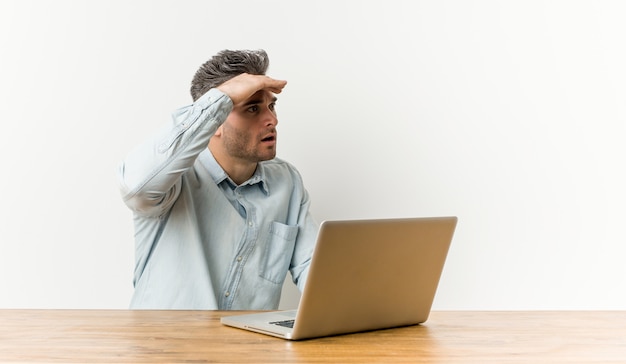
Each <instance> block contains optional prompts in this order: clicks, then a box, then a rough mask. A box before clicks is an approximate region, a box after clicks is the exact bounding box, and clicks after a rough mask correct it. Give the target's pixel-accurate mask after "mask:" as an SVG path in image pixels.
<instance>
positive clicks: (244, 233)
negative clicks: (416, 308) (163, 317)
mask: <svg viewBox="0 0 626 364" xmlns="http://www.w3.org/2000/svg"><path fill="white" fill-rule="evenodd" d="M232 107H233V104H232V101H231V100H230V98H229V97H228V96H227V95H225V94H223V93H221V92H220V91H219V90H217V89H212V90H210V91H209V92H207V93H206V94H205V95H203V96H202V97H201V98H199V99H198V100H197V101H196V102H194V103H193V104H192V105H189V106H186V107H183V108H181V109H178V110H177V111H175V112H174V114H173V118H172V119H173V122H171V123H169V124H168V125H166V126H165V127H164V128H163V129H162V130H161V131H160V132H159V133H157V134H156V135H155V136H154V137H153V138H151V139H150V140H148V141H147V142H146V143H144V144H142V145H140V146H138V147H137V148H135V149H134V150H133V151H132V152H131V153H129V155H128V156H127V157H126V159H125V160H124V161H123V163H122V164H121V165H120V168H119V179H120V189H121V193H122V197H123V200H124V202H125V203H126V204H127V205H128V207H130V209H131V210H132V211H133V220H134V227H135V246H136V252H135V261H136V264H135V274H134V286H135V292H134V295H133V298H132V301H131V305H130V307H131V308H146V309H148V308H151V309H223V310H229V309H276V308H277V307H278V303H279V301H280V294H281V289H282V286H283V282H284V280H285V277H286V275H287V272H288V271H289V272H291V276H292V279H293V281H294V283H295V284H296V285H297V286H298V288H299V289H300V290H302V289H303V287H304V284H305V282H306V277H307V273H308V268H309V263H310V259H311V255H312V252H313V248H314V245H315V239H316V237H317V229H318V225H317V223H316V222H315V221H314V219H313V218H312V217H311V214H310V212H309V206H310V200H309V195H308V193H307V191H306V189H305V188H304V185H303V182H302V178H301V176H300V174H299V173H298V171H297V170H296V168H294V167H293V166H292V165H291V164H289V163H288V162H286V161H283V160H281V159H279V158H275V159H273V160H270V161H264V162H260V163H258V166H257V169H256V171H255V173H254V175H253V176H252V177H251V178H250V179H249V180H248V181H246V182H244V183H242V184H240V185H237V184H236V183H234V182H233V181H232V180H231V179H230V178H229V177H228V175H227V174H226V172H224V170H223V169H222V168H221V167H220V165H219V164H218V163H217V162H216V160H215V158H214V157H213V155H212V154H211V152H210V150H209V149H208V148H207V146H208V142H209V139H210V138H211V136H212V135H213V134H214V133H215V131H216V130H217V128H218V127H219V126H220V125H221V124H222V123H223V122H224V120H226V117H227V116H228V114H229V113H230V111H231V110H232Z"/></svg>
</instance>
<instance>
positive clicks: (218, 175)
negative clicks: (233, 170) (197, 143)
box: [198, 148, 270, 195]
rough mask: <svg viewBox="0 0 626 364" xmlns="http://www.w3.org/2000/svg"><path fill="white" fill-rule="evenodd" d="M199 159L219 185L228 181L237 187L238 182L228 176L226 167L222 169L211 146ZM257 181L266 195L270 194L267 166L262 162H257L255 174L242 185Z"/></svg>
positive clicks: (253, 183)
mask: <svg viewBox="0 0 626 364" xmlns="http://www.w3.org/2000/svg"><path fill="white" fill-rule="evenodd" d="M198 160H199V161H200V163H201V164H202V165H203V166H204V168H206V170H207V171H208V172H209V174H210V175H211V178H213V181H214V182H215V184H218V185H219V184H221V183H223V182H224V181H226V183H228V185H229V186H230V187H231V188H232V189H235V188H237V184H236V183H235V182H233V180H232V179H231V178H230V177H229V176H228V174H226V172H225V171H224V169H222V166H220V165H219V163H217V161H216V160H215V157H214V156H213V153H211V151H210V150H209V148H207V149H205V150H204V151H202V152H201V153H200V155H199V156H198ZM257 183H258V184H259V188H261V190H262V191H263V192H264V193H265V194H266V195H269V194H270V190H269V186H268V185H267V179H266V177H265V166H264V165H263V163H262V162H261V163H257V167H256V170H255V171H254V174H253V175H252V177H250V178H249V179H248V180H247V181H246V182H244V183H242V184H241V186H245V185H250V186H252V185H255V184H257Z"/></svg>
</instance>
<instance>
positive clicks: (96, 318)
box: [0, 310, 626, 363]
mask: <svg viewBox="0 0 626 364" xmlns="http://www.w3.org/2000/svg"><path fill="white" fill-rule="evenodd" d="M232 313H233V312H223V311H130V310H0V362H3V363H4V362H12V363H13V362H45V363H52V362H64V363H118V362H123V363H206V362H216V363H300V362H302V363H305V362H306V363H377V362H380V363H518V362H524V363H626V311H612V312H604V311H601V312H597V311H591V312H587V311H582V312H571V311H570V312H560V311H554V312H536V311H528V312H519V311H517V312H516V311H512V312H487V311H485V312H483V311H478V312H472V311H461V312H452V311H441V312H433V313H432V314H431V316H430V318H429V319H428V321H427V322H426V323H425V324H423V325H418V326H411V327H403V328H396V329H389V330H380V331H373V332H367V333H360V334H350V335H342V336H335V337H327V338H320V339H312V340H306V341H298V342H290V341H285V340H282V339H278V338H273V337H269V336H265V335H261V334H255V333H251V332H247V331H243V330H239V329H235V328H231V327H225V326H222V325H221V324H220V322H219V318H220V317H221V316H222V315H225V314H232Z"/></svg>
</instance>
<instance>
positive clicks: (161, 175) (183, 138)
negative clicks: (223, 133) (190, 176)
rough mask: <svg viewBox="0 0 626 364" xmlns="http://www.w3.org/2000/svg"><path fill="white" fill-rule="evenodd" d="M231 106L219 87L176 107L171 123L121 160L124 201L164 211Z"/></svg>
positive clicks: (140, 209) (141, 209)
mask: <svg viewBox="0 0 626 364" xmlns="http://www.w3.org/2000/svg"><path fill="white" fill-rule="evenodd" d="M231 110H232V102H231V100H230V99H229V98H228V96H227V95H225V94H223V93H222V92H220V91H219V90H210V91H209V92H207V93H206V94H205V95H203V96H202V97H200V98H199V99H198V100H197V101H196V102H194V103H193V104H192V105H189V106H186V107H183V108H180V109H178V110H176V111H175V112H174V113H173V115H172V122H171V123H169V124H168V125H166V126H165V127H163V128H162V129H161V130H160V131H159V132H158V133H157V134H156V135H155V136H153V137H152V138H150V139H148V140H147V141H146V142H144V143H143V144H141V145H139V146H137V147H136V148H135V149H133V150H132V151H131V152H130V153H129V154H128V156H127V157H126V159H125V160H124V161H123V162H122V163H121V164H120V166H119V171H118V177H119V182H120V191H121V194H122V198H123V199H124V202H125V203H126V205H128V207H129V208H130V209H131V210H133V211H135V212H136V213H138V214H140V215H144V216H160V215H162V214H163V213H165V212H166V211H167V210H168V209H169V208H170V207H171V206H172V204H173V203H174V202H175V201H176V199H177V198H178V194H179V193H180V183H181V176H182V174H183V173H185V171H186V170H188V169H189V168H191V166H193V164H194V162H195V160H196V158H197V157H198V155H199V154H200V153H201V152H202V151H203V150H204V149H206V148H207V145H208V143H209V139H210V138H211V136H212V135H213V134H214V133H215V131H216V130H217V128H219V126H220V125H221V124H222V123H223V122H224V120H226V118H227V117H228V114H229V113H230V111H231Z"/></svg>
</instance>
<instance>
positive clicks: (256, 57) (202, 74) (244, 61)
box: [190, 49, 270, 101]
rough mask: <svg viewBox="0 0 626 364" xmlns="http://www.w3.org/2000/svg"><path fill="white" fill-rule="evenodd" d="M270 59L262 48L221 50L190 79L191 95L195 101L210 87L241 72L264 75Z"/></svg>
mask: <svg viewBox="0 0 626 364" xmlns="http://www.w3.org/2000/svg"><path fill="white" fill-rule="evenodd" d="M269 64H270V60H269V58H268V56H267V53H266V52H265V51H264V50H262V49H259V50H236V51H232V50H227V49H226V50H223V51H221V52H219V53H218V54H216V55H215V56H213V57H212V58H211V59H209V60H208V61H206V62H205V63H204V64H203V65H202V66H200V69H198V71H197V72H196V74H195V76H194V77H193V80H192V81H191V90H190V91H191V97H192V98H193V101H196V100H197V99H198V98H200V96H202V95H204V94H205V93H206V92H207V91H209V90H210V89H212V88H214V87H217V86H219V85H221V84H222V83H224V82H226V81H228V80H230V79H231V78H233V77H235V76H237V75H240V74H242V73H250V74H253V75H264V74H265V72H267V68H268V67H269Z"/></svg>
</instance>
